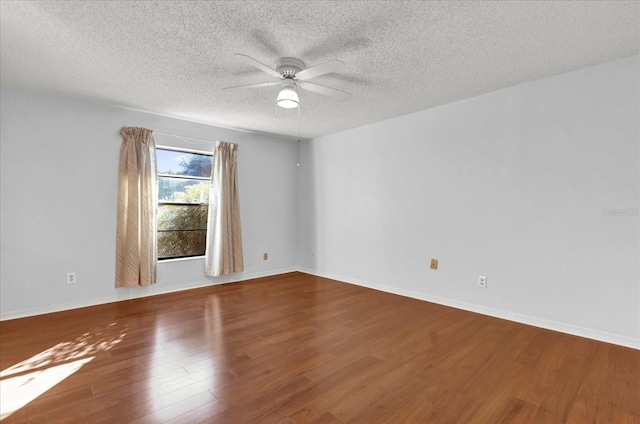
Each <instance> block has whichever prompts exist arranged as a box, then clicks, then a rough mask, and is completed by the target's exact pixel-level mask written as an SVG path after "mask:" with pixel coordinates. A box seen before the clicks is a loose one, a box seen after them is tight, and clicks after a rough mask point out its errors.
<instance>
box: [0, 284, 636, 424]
mask: <svg viewBox="0 0 640 424" xmlns="http://www.w3.org/2000/svg"><path fill="white" fill-rule="evenodd" d="M0 337H1V340H0V348H1V349H0V365H1V369H2V376H1V381H2V385H3V386H2V413H3V415H6V414H8V413H10V412H11V411H12V410H14V409H15V412H13V413H11V414H10V415H8V416H5V420H4V422H6V423H21V422H29V423H129V422H131V423H165V422H166V423H198V422H210V423H274V424H286V423H289V424H293V423H296V424H298V423H344V422H350V423H351V422H354V423H368V424H371V423H420V422H426V423H640V351H637V350H634V349H630V348H624V347H620V346H616V345H610V344H606V343H601V342H596V341H593V340H588V339H583V338H579V337H574V336H570V335H566V334H562V333H556V332H553V331H548V330H543V329H539V328H535V327H529V326H526V325H522V324H517V323H513V322H509V321H504V320H500V319H495V318H490V317H486V316H482V315H478V314H474V313H470V312H465V311H460V310H457V309H452V308H448V307H444V306H440V305H435V304H431V303H427V302H422V301H419V300H414V299H409V298H404V297H400V296H395V295H392V294H388V293H382V292H377V291H374V290H369V289H366V288H362V287H358V286H353V285H350V284H345V283H340V282H336V281H332V280H327V279H323V278H319V277H314V276H310V275H306V274H301V273H291V274H285V275H281V276H276V277H269V278H263V279H258V280H252V281H246V282H242V283H233V284H227V285H222V286H213V287H207V288H203V289H196V290H190V291H185V292H179V293H173V294H168V295H161V296H154V297H149V298H144V299H136V300H130V301H125V302H119V303H112V304H108V305H100V306H95V307H90V308H83V309H77V310H73V311H66V312H60V313H55V314H48V315H41V316H37V317H31V318H24V319H18V320H11V321H4V322H1V323H0ZM49 386H51V387H50V388H49ZM31 399H32V400H31ZM29 400H31V401H29Z"/></svg>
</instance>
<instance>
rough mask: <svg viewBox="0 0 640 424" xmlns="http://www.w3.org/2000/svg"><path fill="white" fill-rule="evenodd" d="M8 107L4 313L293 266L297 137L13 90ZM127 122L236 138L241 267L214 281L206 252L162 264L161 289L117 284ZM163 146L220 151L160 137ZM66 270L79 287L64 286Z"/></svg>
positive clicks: (0, 296)
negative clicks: (118, 222) (206, 266)
mask: <svg viewBox="0 0 640 424" xmlns="http://www.w3.org/2000/svg"><path fill="white" fill-rule="evenodd" d="M0 112H1V121H0V131H1V135H0V149H1V150H0V156H1V168H0V169H1V175H0V181H1V184H2V191H1V195H2V200H1V202H0V203H1V209H0V219H1V228H0V240H1V249H2V250H1V253H2V254H1V264H0V269H1V274H0V275H1V280H0V310H1V317H2V319H7V318H13V317H18V316H24V315H31V314H36V313H42V312H49V311H55V310H60V309H67V308H71V307H76V306H85V305H91V304H96V303H102V302H107V301H113V300H116V299H124V298H130V297H139V296H145V295H149V294H154V293H160V292H166V291H173V290H180V289H184V288H189V287H195V286H200V285H208V284H215V283H219V282H225V281H231V280H237V279H247V278H251V277H255V276H262V275H269V274H276V273H280V272H284V271H290V270H294V269H295V268H296V253H295V246H296V228H295V219H296V163H297V143H293V142H290V141H285V140H280V139H278V138H274V137H268V136H261V135H256V134H250V133H244V132H239V131H232V130H227V129H222V128H217V127H212V126H207V125H202V124H197V123H192V122H186V121H181V120H177V119H172V118H167V117H162V116H157V115H151V114H147V113H142V112H138V111H132V110H127V109H122V108H115V107H108V106H104V105H97V104H93V103H89V102H82V101H74V100H68V99H63V98H59V97H53V96H46V95H42V94H35V93H31V92H27V91H21V90H16V89H12V88H6V87H2V91H1V107H0ZM123 126H142V127H146V128H149V129H152V130H156V131H161V132H168V133H172V134H178V135H182V136H190V137H196V138H202V139H206V140H218V139H220V140H225V141H229V142H233V143H238V144H239V150H238V162H239V163H238V172H239V175H238V179H239V182H238V184H239V187H240V201H241V205H240V206H241V216H242V230H243V242H244V259H245V271H244V272H243V273H240V274H234V275H232V276H230V277H221V278H207V277H205V275H204V271H203V269H204V263H203V259H191V260H182V261H175V262H163V263H160V264H159V266H158V283H157V284H156V285H154V286H152V287H150V288H136V289H126V288H125V289H116V288H115V287H114V276H115V240H116V236H115V234H116V206H117V205H116V201H117V179H118V161H119V151H120V144H121V138H120V135H119V130H120V128H121V127H123ZM156 142H157V143H158V144H165V145H175V146H180V145H182V146H184V147H188V148H192V149H199V150H206V149H209V150H211V149H212V147H213V143H204V144H192V143H193V142H194V141H193V140H190V143H184V142H181V141H180V140H179V139H177V138H175V137H166V136H162V135H156ZM263 252H268V253H269V260H268V261H263V259H262V253H263ZM69 271H75V272H76V273H77V279H78V282H77V283H76V284H73V285H67V284H66V273H67V272H69Z"/></svg>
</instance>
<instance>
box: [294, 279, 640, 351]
mask: <svg viewBox="0 0 640 424" xmlns="http://www.w3.org/2000/svg"><path fill="white" fill-rule="evenodd" d="M298 271H300V272H304V273H306V274H311V275H316V276H318V277H324V278H329V279H332V280H337V281H341V282H345V283H349V284H354V285H357V286H362V287H367V288H370V289H375V290H380V291H383V292H387V293H393V294H397V295H400V296H405V297H411V298H413V299H419V300H424V301H427V302H432V303H437V304H439V305H444V306H450V307H452V308H456V309H462V310H465V311H470V312H476V313H479V314H482V315H488V316H491V317H495V318H501V319H506V320H508V321H514V322H519V323H521V324H527V325H532V326H534V327H540V328H545V329H547V330H553V331H558V332H561V333H566V334H571V335H574V336H579V337H585V338H588V339H593V340H598V341H601V342H606V343H612V344H616V345H620V346H625V347H630V348H633V349H639V350H640V339H634V338H632V337H626V336H621V335H619V334H612V333H607V332H603V331H598V330H592V329H589V328H583V327H577V326H574V325H570V324H564V323H561V322H556V321H550V320H546V319H542V318H537V317H532V316H529V315H522V314H517V313H513V312H509V311H503V310H499V309H493V308H487V307H484V306H480V305H474V304H471V303H465V302H460V301H457V300H452V299H447V298H443V297H438V296H432V295H429V294H426V293H420V292H414V291H411V290H404V289H399V288H397V287H392V286H385V285H382V284H375V283H372V282H370V281H364V280H358V279H353V278H347V277H343V276H339V275H333V274H327V273H322V272H317V271H315V270H312V269H308V268H299V269H298Z"/></svg>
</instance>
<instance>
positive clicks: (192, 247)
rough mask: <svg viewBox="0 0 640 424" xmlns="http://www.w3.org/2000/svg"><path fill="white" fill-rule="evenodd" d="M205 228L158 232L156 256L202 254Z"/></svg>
mask: <svg viewBox="0 0 640 424" xmlns="http://www.w3.org/2000/svg"><path fill="white" fill-rule="evenodd" d="M206 236H207V230H195V231H160V232H158V258H159V259H169V258H180V257H185V256H202V255H204V251H205V247H206Z"/></svg>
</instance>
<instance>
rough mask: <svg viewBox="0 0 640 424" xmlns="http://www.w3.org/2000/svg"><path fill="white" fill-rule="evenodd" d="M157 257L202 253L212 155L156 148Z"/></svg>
mask: <svg viewBox="0 0 640 424" xmlns="http://www.w3.org/2000/svg"><path fill="white" fill-rule="evenodd" d="M156 158H157V161H158V217H157V229H158V233H157V237H158V238H157V240H158V259H173V258H188V257H192V256H203V255H204V252H205V247H206V236H207V215H208V211H209V186H210V183H211V168H212V165H213V156H212V155H211V154H207V153H203V152H193V151H187V150H177V149H172V148H167V147H158V148H156Z"/></svg>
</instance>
